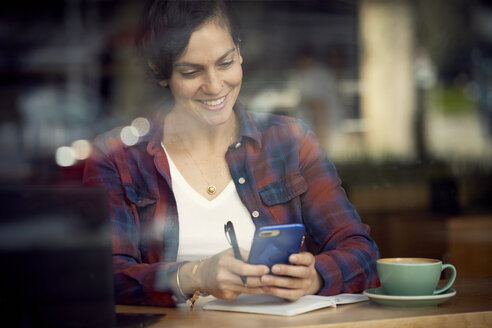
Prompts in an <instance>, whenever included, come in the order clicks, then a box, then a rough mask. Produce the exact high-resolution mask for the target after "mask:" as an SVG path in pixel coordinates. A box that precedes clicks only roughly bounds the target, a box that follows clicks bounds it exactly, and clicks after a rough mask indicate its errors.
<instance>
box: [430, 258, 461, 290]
mask: <svg viewBox="0 0 492 328" xmlns="http://www.w3.org/2000/svg"><path fill="white" fill-rule="evenodd" d="M446 269H450V270H451V277H449V280H448V282H447V283H446V284H445V285H444V286H443V287H441V288H439V289H436V290H435V291H434V293H433V294H434V295H436V294H441V293H444V292H445V291H447V290H448V289H449V287H451V285H452V284H453V283H454V280H455V279H456V268H455V267H454V266H453V265H452V264H443V265H442V269H441V272H443V271H444V270H446Z"/></svg>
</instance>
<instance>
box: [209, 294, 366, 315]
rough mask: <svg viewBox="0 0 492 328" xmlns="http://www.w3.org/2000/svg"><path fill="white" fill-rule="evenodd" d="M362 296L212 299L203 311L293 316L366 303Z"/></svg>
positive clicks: (261, 296)
mask: <svg viewBox="0 0 492 328" xmlns="http://www.w3.org/2000/svg"><path fill="white" fill-rule="evenodd" d="M367 300H369V298H367V297H366V296H364V295H362V294H338V295H334V296H319V295H305V296H303V297H301V298H300V299H298V300H296V301H286V300H284V299H282V298H279V297H276V296H272V295H266V294H261V295H246V294H243V295H240V296H238V297H237V298H236V299H234V300H231V301H226V300H221V299H214V300H212V301H210V302H208V303H207V304H205V305H204V307H203V308H204V309H205V310H214V311H231V312H247V313H257V314H271V315H280V316H293V315H298V314H301V313H306V312H310V311H314V310H318V309H322V308H327V307H336V306H337V305H341V304H350V303H357V302H362V301H367Z"/></svg>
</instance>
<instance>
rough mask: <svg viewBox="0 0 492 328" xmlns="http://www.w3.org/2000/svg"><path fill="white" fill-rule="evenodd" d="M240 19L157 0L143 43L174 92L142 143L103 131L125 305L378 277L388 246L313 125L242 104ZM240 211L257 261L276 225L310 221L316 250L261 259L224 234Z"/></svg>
mask: <svg viewBox="0 0 492 328" xmlns="http://www.w3.org/2000/svg"><path fill="white" fill-rule="evenodd" d="M236 24H237V21H236V20H235V19H234V18H233V16H232V14H231V11H230V7H229V2H227V1H219V0H217V1H216V0H212V1H196V0H189V1H188V0H187V1H167V0H154V1H150V2H149V5H148V6H147V7H146V9H145V10H144V14H143V20H142V25H141V29H140V33H139V34H138V37H137V44H138V46H139V49H140V53H141V55H142V58H143V60H144V62H145V63H146V64H147V66H148V67H149V69H150V72H151V73H152V74H153V75H154V77H155V78H156V80H157V83H159V84H160V85H161V86H162V87H164V88H169V90H170V91H171V93H172V96H173V102H172V104H171V105H170V106H169V107H168V108H163V109H162V111H161V113H160V114H161V115H160V116H159V117H157V118H156V119H154V120H153V121H152V122H151V125H152V127H151V128H150V131H149V132H148V133H146V134H145V135H144V136H141V137H139V138H138V140H137V141H136V142H135V143H132V144H125V143H124V142H123V141H122V140H121V133H120V132H119V131H120V130H118V129H116V130H114V131H111V132H108V133H106V134H103V135H101V136H99V137H98V138H97V139H96V141H95V143H94V149H93V155H92V158H91V159H90V160H89V161H88V162H87V165H86V170H85V176H84V181H85V183H86V184H87V185H102V186H104V187H106V188H107V189H108V191H109V194H110V202H111V204H110V208H111V214H112V221H113V227H114V229H113V266H114V279H115V292H116V299H117V301H118V302H119V303H146V304H157V305H173V304H175V302H179V301H184V300H187V299H189V300H191V303H193V302H194V301H195V300H196V299H197V298H198V296H199V295H201V294H204V293H205V294H212V295H214V296H216V297H218V298H223V299H233V298H235V297H237V296H238V295H239V294H241V293H248V294H257V293H268V294H272V295H276V296H279V297H282V298H286V299H291V300H294V299H298V298H299V297H301V296H303V295H306V294H321V295H329V294H338V293H342V292H361V291H362V290H364V289H367V288H370V287H376V286H377V284H378V280H377V276H376V270H375V268H376V266H375V263H376V262H375V260H376V259H377V257H378V249H377V246H376V245H375V243H374V241H373V240H372V239H371V237H370V236H369V229H368V227H367V226H366V225H364V224H362V223H361V221H360V218H359V216H358V214H357V212H356V211H355V209H354V207H353V206H352V204H351V203H350V202H349V201H348V199H347V197H346V195H345V192H344V190H343V189H342V187H341V181H340V179H339V178H338V175H337V172H336V169H335V167H334V166H333V164H332V163H331V162H330V161H329V160H328V159H327V158H326V153H325V152H324V151H323V150H322V148H321V147H320V146H319V144H318V142H317V140H316V138H315V136H314V135H313V133H312V132H311V131H310V130H309V129H308V128H307V126H306V125H305V124H304V123H302V122H301V121H298V120H296V119H293V118H289V117H286V116H275V115H264V114H262V115H260V114H254V113H251V112H249V111H247V110H246V109H245V108H243V106H242V105H241V104H240V103H239V101H238V96H239V91H240V88H241V82H242V77H243V71H242V67H241V64H242V62H243V58H242V57H241V52H240V38H239V37H238V35H239V34H238V32H237V26H236ZM229 221H231V222H232V223H233V224H234V226H235V227H236V231H237V239H238V244H239V247H240V248H241V253H242V257H243V258H247V256H248V252H249V249H250V248H251V243H252V240H253V235H254V232H255V229H257V228H259V227H262V226H265V225H275V224H291V223H298V224H303V225H304V226H305V228H306V232H307V236H306V237H307V238H308V239H309V240H310V245H312V246H313V249H310V250H308V249H307V248H306V247H303V248H302V250H301V251H300V252H299V253H296V254H292V255H291V256H290V257H289V263H288V264H275V265H273V266H272V267H271V271H270V268H269V267H267V266H265V265H252V264H248V263H246V262H244V261H242V260H240V259H238V258H237V257H240V256H237V254H236V257H234V253H233V250H232V249H231V248H230V246H229V245H228V243H227V239H226V238H225V236H224V235H223V227H224V224H225V223H226V222H229ZM244 277H246V278H244ZM243 279H246V280H245V282H243Z"/></svg>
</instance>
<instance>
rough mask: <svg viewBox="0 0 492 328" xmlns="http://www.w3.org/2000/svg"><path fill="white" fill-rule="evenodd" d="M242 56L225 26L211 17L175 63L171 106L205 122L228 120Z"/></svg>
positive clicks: (237, 90) (236, 94)
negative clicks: (172, 104)
mask: <svg viewBox="0 0 492 328" xmlns="http://www.w3.org/2000/svg"><path fill="white" fill-rule="evenodd" d="M242 61H243V59H242V57H241V55H240V54H239V49H238V48H237V47H236V45H235V44H234V42H233V41H232V37H231V34H230V32H229V30H228V29H227V28H226V27H223V26H222V25H221V24H218V23H216V22H214V21H210V22H208V23H206V24H205V25H203V26H202V27H201V28H200V29H198V30H196V31H195V32H193V33H192V34H191V37H190V41H189V43H188V46H187V47H186V48H185V50H184V51H183V54H182V55H181V56H179V57H178V58H177V59H176V61H175V63H174V65H173V72H172V75H171V78H170V79H169V80H165V81H162V82H161V83H160V84H161V85H163V86H167V85H168V86H169V88H170V89H171V92H172V93H173V96H174V99H175V106H174V110H177V111H179V112H180V114H186V115H188V116H189V117H190V118H191V119H194V120H196V121H198V122H199V123H202V124H205V125H208V126H217V125H220V124H223V123H225V122H227V121H228V120H229V118H230V117H231V114H232V112H233V111H232V106H233V105H234V103H235V102H236V99H237V96H238V94H239V89H240V88H241V81H242V77H243V71H242V68H241V63H242Z"/></svg>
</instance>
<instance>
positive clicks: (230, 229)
mask: <svg viewBox="0 0 492 328" xmlns="http://www.w3.org/2000/svg"><path fill="white" fill-rule="evenodd" d="M224 232H225V235H226V238H227V241H228V242H229V244H230V245H231V246H232V250H233V251H234V257H235V258H236V259H238V260H240V261H243V257H242V256H241V253H240V252H239V246H238V244H237V238H236V232H235V231H234V225H233V224H232V222H231V221H227V223H226V224H224ZM241 280H242V281H243V285H246V277H245V276H241Z"/></svg>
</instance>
